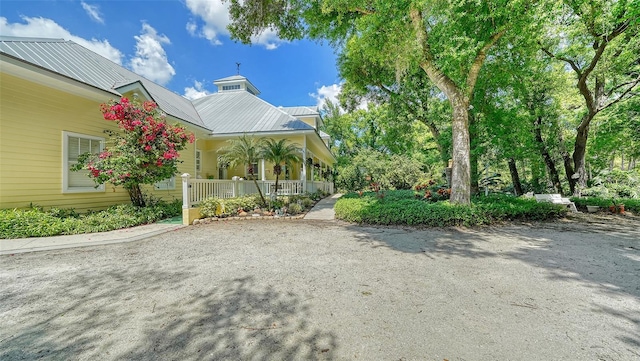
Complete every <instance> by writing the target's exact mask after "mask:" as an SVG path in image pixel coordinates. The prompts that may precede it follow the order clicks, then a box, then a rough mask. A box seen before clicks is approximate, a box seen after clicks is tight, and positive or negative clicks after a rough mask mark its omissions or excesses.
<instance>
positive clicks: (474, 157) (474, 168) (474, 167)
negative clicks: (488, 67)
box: [469, 115, 480, 194]
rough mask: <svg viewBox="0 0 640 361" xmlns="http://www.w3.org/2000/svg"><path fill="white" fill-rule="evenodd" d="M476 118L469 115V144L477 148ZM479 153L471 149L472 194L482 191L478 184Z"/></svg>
mask: <svg viewBox="0 0 640 361" xmlns="http://www.w3.org/2000/svg"><path fill="white" fill-rule="evenodd" d="M475 122H476V119H475V116H473V115H470V116H469V123H470V124H469V146H470V147H472V149H474V150H475V147H476V144H477V139H478V132H477V129H476V124H475ZM478 158H479V157H478V154H477V153H476V152H475V151H471V153H470V154H469V162H470V167H471V168H470V173H471V189H470V192H471V194H478V193H479V192H480V185H479V184H478V181H479V179H478V178H480V176H479V174H478Z"/></svg>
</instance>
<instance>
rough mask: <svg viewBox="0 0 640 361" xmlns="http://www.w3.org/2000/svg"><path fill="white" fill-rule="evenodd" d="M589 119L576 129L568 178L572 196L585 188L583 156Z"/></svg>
mask: <svg viewBox="0 0 640 361" xmlns="http://www.w3.org/2000/svg"><path fill="white" fill-rule="evenodd" d="M593 116H595V114H593V115H591V114H588V115H585V117H590V118H593ZM590 121H591V119H588V120H587V121H584V122H583V124H586V125H584V126H583V125H581V126H580V127H578V129H577V133H576V144H575V146H574V148H573V157H572V158H573V171H574V174H572V175H571V176H570V177H569V185H570V186H571V193H572V194H573V195H574V196H578V195H579V192H580V189H583V188H586V186H587V170H586V167H585V155H586V152H587V139H588V137H589V122H590Z"/></svg>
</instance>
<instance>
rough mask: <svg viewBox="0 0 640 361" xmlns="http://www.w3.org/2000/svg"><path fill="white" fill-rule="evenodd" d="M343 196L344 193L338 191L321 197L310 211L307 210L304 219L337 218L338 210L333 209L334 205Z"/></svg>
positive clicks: (328, 219) (327, 219)
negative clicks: (323, 197)
mask: <svg viewBox="0 0 640 361" xmlns="http://www.w3.org/2000/svg"><path fill="white" fill-rule="evenodd" d="M341 196H342V194H339V193H336V194H334V195H332V196H330V197H327V198H325V199H321V200H320V201H319V202H318V203H316V205H315V206H314V207H313V208H311V210H310V211H309V212H307V214H306V215H305V216H304V218H303V219H313V220H320V221H332V220H334V219H335V218H336V212H335V210H334V209H333V206H334V205H335V204H336V201H337V200H338V198H340V197H341Z"/></svg>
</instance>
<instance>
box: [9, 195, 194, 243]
mask: <svg viewBox="0 0 640 361" xmlns="http://www.w3.org/2000/svg"><path fill="white" fill-rule="evenodd" d="M180 214H182V203H181V202H180V201H179V200H175V201H172V202H164V201H160V202H156V203H155V204H154V205H152V206H148V207H135V206H133V205H131V204H127V205H117V206H113V207H109V208H108V209H106V210H104V211H99V212H88V213H87V214H78V213H77V212H75V211H74V210H72V209H67V210H65V209H60V208H52V209H51V210H49V211H45V210H43V209H42V208H29V209H24V210H20V209H3V210H0V238H24V237H46V236H57V235H62V234H80V233H89V232H104V231H111V230H114V229H120V228H126V227H133V226H137V225H141V224H147V223H153V222H156V221H159V220H161V219H163V218H169V217H174V216H177V215H180Z"/></svg>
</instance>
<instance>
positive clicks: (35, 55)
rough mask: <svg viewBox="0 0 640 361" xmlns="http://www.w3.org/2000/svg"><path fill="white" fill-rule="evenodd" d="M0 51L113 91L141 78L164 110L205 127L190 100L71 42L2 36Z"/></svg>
mask: <svg viewBox="0 0 640 361" xmlns="http://www.w3.org/2000/svg"><path fill="white" fill-rule="evenodd" d="M0 52H2V53H4V54H7V55H9V56H12V57H14V58H17V59H21V60H22V61H25V62H27V63H31V64H34V65H36V66H39V67H41V68H44V69H47V70H49V71H52V72H54V73H58V74H61V75H64V76H66V77H69V78H71V79H75V80H77V81H79V82H82V83H85V84H89V85H91V86H94V87H97V88H99V89H103V90H105V91H107V92H111V93H113V90H114V89H115V88H116V87H118V86H122V84H129V83H132V82H136V81H139V82H140V83H141V84H143V85H144V87H145V89H146V90H147V91H148V92H149V94H150V95H151V97H152V98H153V100H154V101H155V102H156V103H158V106H159V107H160V109H162V110H163V111H164V112H166V113H167V114H169V115H171V116H173V117H176V118H179V119H182V120H184V121H186V122H188V123H192V124H194V125H197V126H201V127H204V126H205V125H204V123H203V122H202V120H201V119H200V116H199V115H198V112H197V111H196V110H195V108H194V107H193V104H192V103H191V102H190V101H189V100H188V99H186V98H184V97H182V96H180V95H179V94H176V93H174V92H172V91H170V90H168V89H166V88H164V87H162V86H160V85H158V84H156V83H154V82H152V81H150V80H148V79H145V78H144V77H142V76H140V75H138V74H136V73H134V72H132V71H130V70H128V69H125V68H124V67H122V66H120V65H118V64H116V63H114V62H112V61H110V60H109V59H106V58H104V57H102V56H101V55H98V54H96V53H94V52H92V51H91V50H89V49H86V48H84V47H83V46H81V45H79V44H77V43H74V42H72V41H64V40H62V39H40V38H17V37H5V36H2V37H0Z"/></svg>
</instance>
